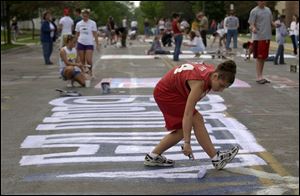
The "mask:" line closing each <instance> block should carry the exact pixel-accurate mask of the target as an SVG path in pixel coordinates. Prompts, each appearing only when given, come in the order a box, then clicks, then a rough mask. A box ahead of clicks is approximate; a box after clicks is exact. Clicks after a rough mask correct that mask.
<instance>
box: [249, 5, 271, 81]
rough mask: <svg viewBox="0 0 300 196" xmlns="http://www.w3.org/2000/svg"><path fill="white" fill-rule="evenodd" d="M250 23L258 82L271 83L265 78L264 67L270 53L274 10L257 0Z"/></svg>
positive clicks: (251, 13)
mask: <svg viewBox="0 0 300 196" xmlns="http://www.w3.org/2000/svg"><path fill="white" fill-rule="evenodd" d="M248 23H249V24H250V28H251V31H252V40H253V57H254V58H256V82H257V83H259V84H265V83H270V81H268V80H266V79H265V78H263V69H264V64H265V60H266V59H267V58H268V55H269V47H270V40H271V39H272V25H274V23H273V16H272V12H271V10H270V9H269V8H268V7H266V2H265V1H257V6H256V7H255V8H253V9H252V10H251V12H250V16H249V20H248Z"/></svg>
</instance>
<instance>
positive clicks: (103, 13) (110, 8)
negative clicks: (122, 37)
mask: <svg viewBox="0 0 300 196" xmlns="http://www.w3.org/2000/svg"><path fill="white" fill-rule="evenodd" d="M84 6H85V7H87V8H90V9H91V10H92V14H91V18H92V19H93V20H95V21H96V23H97V25H105V24H106V23H107V19H108V17H109V16H112V17H113V18H114V21H115V22H116V23H118V22H121V20H122V19H123V17H125V16H127V17H128V18H131V17H132V16H133V13H132V12H130V10H131V6H132V4H131V3H130V2H129V1H127V2H118V1H87V2H85V3H84Z"/></svg>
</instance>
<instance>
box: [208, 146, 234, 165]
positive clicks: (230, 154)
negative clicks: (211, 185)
mask: <svg viewBox="0 0 300 196" xmlns="http://www.w3.org/2000/svg"><path fill="white" fill-rule="evenodd" d="M238 152H239V147H238V146H235V147H233V148H231V149H230V150H228V151H224V152H220V151H218V152H217V156H218V160H212V161H211V162H212V164H213V166H214V167H215V168H216V169H218V170H221V169H223V168H224V167H225V166H226V164H227V163H229V162H230V161H231V160H232V159H233V158H234V157H235V155H237V153H238Z"/></svg>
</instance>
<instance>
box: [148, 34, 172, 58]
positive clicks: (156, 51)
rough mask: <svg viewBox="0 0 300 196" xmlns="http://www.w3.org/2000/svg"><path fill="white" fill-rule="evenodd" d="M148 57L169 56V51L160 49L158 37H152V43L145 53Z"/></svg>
mask: <svg viewBox="0 0 300 196" xmlns="http://www.w3.org/2000/svg"><path fill="white" fill-rule="evenodd" d="M147 54H148V55H154V54H171V52H170V51H166V50H164V49H163V48H162V47H161V43H160V35H156V36H155V37H154V40H153V43H152V45H151V48H150V49H149V50H148V51H147Z"/></svg>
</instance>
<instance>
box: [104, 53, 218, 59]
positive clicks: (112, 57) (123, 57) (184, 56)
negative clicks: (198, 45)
mask: <svg viewBox="0 0 300 196" xmlns="http://www.w3.org/2000/svg"><path fill="white" fill-rule="evenodd" d="M157 56H163V57H167V58H169V59H173V55H129V54H124V55H119V54H117V55H102V56H101V57H100V59H101V60H117V59H155V58H157ZM180 58H181V59H193V58H195V55H194V54H180ZM200 58H201V59H212V55H208V54H202V55H201V56H200Z"/></svg>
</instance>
